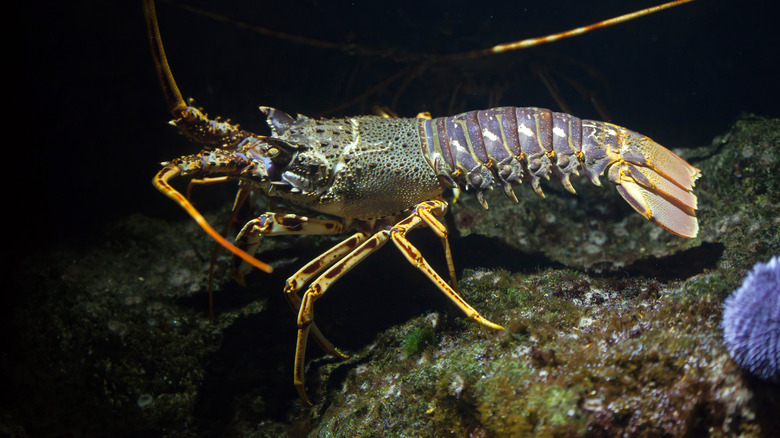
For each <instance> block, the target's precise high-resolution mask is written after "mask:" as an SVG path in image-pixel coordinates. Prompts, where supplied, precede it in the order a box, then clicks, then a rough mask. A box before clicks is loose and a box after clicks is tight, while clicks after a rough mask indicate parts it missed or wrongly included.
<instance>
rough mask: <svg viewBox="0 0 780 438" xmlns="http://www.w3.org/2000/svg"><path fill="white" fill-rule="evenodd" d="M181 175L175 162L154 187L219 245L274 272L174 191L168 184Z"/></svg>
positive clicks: (258, 266)
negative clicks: (215, 228)
mask: <svg viewBox="0 0 780 438" xmlns="http://www.w3.org/2000/svg"><path fill="white" fill-rule="evenodd" d="M180 174H181V169H180V168H179V167H178V165H177V164H176V163H175V162H173V163H168V164H166V165H165V167H163V168H162V170H160V171H159V172H158V173H157V175H155V176H154V179H153V180H152V184H154V187H155V188H157V190H159V191H160V192H162V193H163V194H164V195H165V196H167V197H169V198H171V199H173V200H174V201H176V203H177V204H179V205H180V206H181V207H182V208H183V209H184V210H185V211H186V212H187V213H189V215H190V216H192V218H193V219H195V222H197V223H198V225H200V227H201V228H203V231H205V232H206V233H207V234H208V235H209V236H211V237H212V238H213V239H214V240H216V241H217V243H219V244H220V245H222V246H223V247H225V249H227V250H228V251H230V252H232V253H233V254H235V255H237V256H238V257H241V258H242V259H243V260H245V261H246V262H247V263H249V264H251V265H252V266H254V267H256V268H257V269H260V270H261V271H265V272H267V273H269V274H270V273H271V272H273V268H272V267H271V265H268V264H266V263H263V262H261V261H260V260H257V259H256V258H254V257H253V256H251V255H249V254H248V253H247V252H246V251H244V250H242V249H241V248H239V247H237V246H235V245H233V244H232V243H230V242H228V241H227V239H225V238H224V237H222V235H220V234H219V233H218V232H217V231H216V230H214V228H212V227H211V225H209V223H208V221H206V218H204V217H203V215H202V214H200V212H199V211H198V210H197V209H196V208H195V206H194V205H192V203H191V202H190V201H189V200H188V199H187V198H186V197H184V195H182V194H181V193H179V191H178V190H176V189H174V188H173V187H172V186H171V185H170V184H168V181H169V180H170V179H171V178H174V177H176V176H179V175H180Z"/></svg>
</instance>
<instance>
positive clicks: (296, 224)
mask: <svg viewBox="0 0 780 438" xmlns="http://www.w3.org/2000/svg"><path fill="white" fill-rule="evenodd" d="M344 228H345V227H344V223H342V222H341V221H337V220H323V219H312V218H308V217H306V216H298V215H294V214H277V213H265V214H263V215H260V216H258V217H257V218H255V219H252V220H251V221H249V222H248V223H247V224H246V225H245V226H244V228H243V229H242V230H241V232H240V233H239V234H238V237H236V244H237V246H238V247H239V248H241V249H242V250H244V251H246V252H247V253H248V254H252V255H254V254H255V252H256V251H257V248H258V247H259V246H260V243H261V241H262V237H263V236H264V235H265V236H270V235H289V234H317V235H320V234H339V233H341V232H342V231H343V230H344ZM358 234H360V233H358ZM358 239H359V238H358ZM363 239H365V237H363ZM352 240H354V236H353V237H352V238H349V239H347V240H345V241H344V242H342V243H341V244H339V245H337V246H336V247H335V248H338V247H339V246H340V245H343V244H344V243H345V242H350V241H352ZM355 246H356V244H355ZM335 248H333V249H331V250H329V251H326V252H325V253H324V254H322V255H320V256H319V257H317V258H316V259H314V260H313V261H311V262H309V264H308V265H306V266H310V265H312V264H314V263H315V262H317V261H318V260H320V259H323V258H326V259H327V257H328V255H329V254H331V253H332V252H333V250H334V249H335ZM352 248H354V246H353V247H352ZM347 251H348V250H347ZM345 252H346V251H345ZM239 263H240V264H239ZM330 263H333V262H330ZM326 266H327V265H326ZM251 268H252V266H251V265H249V264H248V263H246V262H245V261H243V260H241V259H240V258H238V257H236V258H234V260H233V266H232V267H231V271H232V272H231V273H232V275H233V277H234V278H235V279H236V281H237V282H238V283H239V284H241V285H242V286H245V285H246V281H244V276H245V275H246V273H247V272H248V271H249V270H250V269H251ZM305 269H306V268H305V267H304V268H303V269H302V270H301V271H304V270H305ZM301 271H298V272H297V273H296V274H294V275H293V276H292V277H290V278H289V279H288V280H287V283H286V284H287V285H290V284H291V282H292V284H295V283H294V281H295V280H294V278H296V277H297V276H299V275H300V273H301ZM294 292H295V291H294V290H292V291H290V290H288V286H285V294H284V297H285V298H286V299H287V303H288V304H290V307H291V308H292V310H293V312H296V313H297V312H298V311H299V309H300V307H301V299H300V298H299V297H298V295H296V294H295V293H294ZM312 336H313V337H314V340H315V341H316V342H317V344H319V346H320V347H321V348H322V349H323V350H324V351H325V352H326V353H327V354H330V355H332V356H335V357H340V358H342V359H346V358H347V357H348V356H347V355H346V354H344V353H342V352H341V351H340V350H339V349H338V348H336V347H335V346H334V345H333V343H331V342H330V341H329V340H328V339H327V338H326V337H325V335H323V334H322V332H321V331H320V330H319V328H317V326H316V325H315V326H314V327H313V328H312Z"/></svg>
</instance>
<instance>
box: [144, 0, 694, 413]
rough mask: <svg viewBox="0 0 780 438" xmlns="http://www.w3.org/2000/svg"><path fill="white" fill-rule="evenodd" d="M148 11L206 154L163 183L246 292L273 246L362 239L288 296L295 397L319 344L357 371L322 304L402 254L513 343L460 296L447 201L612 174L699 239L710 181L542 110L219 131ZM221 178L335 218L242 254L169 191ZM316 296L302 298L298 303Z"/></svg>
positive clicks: (278, 223)
mask: <svg viewBox="0 0 780 438" xmlns="http://www.w3.org/2000/svg"><path fill="white" fill-rule="evenodd" d="M144 10H145V15H146V20H147V26H148V29H149V38H150V42H151V46H152V52H153V56H154V59H155V64H156V66H157V69H158V73H159V77H160V80H161V83H162V87H163V91H164V93H165V95H166V98H167V100H168V103H169V106H170V109H171V112H172V114H173V115H174V117H175V118H176V119H175V120H174V121H173V122H172V124H174V125H175V126H176V127H177V128H178V129H179V130H180V131H181V132H182V133H183V134H184V135H186V136H187V137H189V138H190V139H192V140H194V141H196V142H198V143H201V144H202V145H204V147H205V149H204V150H202V151H201V152H200V153H199V154H196V155H187V156H183V157H180V158H177V159H174V160H172V161H170V162H166V163H163V165H164V167H163V169H162V170H161V171H160V172H159V173H158V174H157V175H156V176H155V177H154V180H153V183H154V185H155V187H156V188H157V189H159V190H160V191H161V192H162V193H164V194H165V195H167V196H168V197H170V198H172V199H173V200H174V201H176V202H177V203H178V204H179V205H180V206H182V207H183V208H184V209H185V210H186V211H187V212H188V213H189V214H190V215H191V216H192V217H193V218H194V219H195V220H196V221H197V223H198V224H199V225H200V226H201V227H202V228H203V229H204V230H205V231H206V232H207V233H208V234H209V235H210V236H212V237H213V238H214V239H216V240H217V241H218V242H219V243H220V244H221V245H222V246H224V247H225V248H227V249H228V250H230V251H231V252H233V253H234V255H235V257H234V263H233V268H232V271H233V275H234V277H235V278H236V279H237V280H238V281H239V282H241V283H243V279H244V276H245V274H246V273H247V272H248V271H249V270H250V269H251V268H252V267H256V268H258V269H261V270H263V271H266V272H271V267H270V266H269V265H267V264H265V263H263V262H261V261H259V260H257V259H256V258H255V257H254V255H253V254H255V252H256V251H257V248H258V247H259V245H260V242H261V239H262V237H263V236H272V235H290V234H342V233H346V232H349V231H350V230H354V231H353V232H352V234H351V235H350V236H349V237H347V238H346V239H345V240H343V241H341V242H340V243H338V244H337V245H335V246H334V247H332V248H331V249H329V250H327V251H326V252H325V253H323V254H322V255H320V256H318V257H316V258H315V259H314V260H312V261H311V262H309V263H308V264H306V265H305V266H304V267H303V268H301V269H300V270H298V272H296V273H295V274H294V275H292V276H291V277H290V278H289V279H288V280H287V282H286V284H285V287H284V292H285V296H286V298H287V299H288V301H289V302H290V304H291V305H292V307H293V309H297V310H298V316H297V322H298V338H297V345H296V352H295V371H294V384H295V387H296V389H297V391H298V393H299V395H300V397H301V398H302V399H303V400H304V401H305V402H307V403H308V398H307V397H306V394H305V390H304V353H305V350H306V342H307V339H308V337H309V335H312V336H313V337H314V339H315V341H316V342H317V343H318V344H319V345H320V346H321V347H322V348H323V349H324V350H325V351H326V352H327V353H329V354H331V355H334V356H337V357H346V355H344V354H343V353H342V352H340V351H339V350H338V349H337V348H336V347H334V346H333V344H332V343H331V342H330V341H328V340H327V339H326V338H325V336H323V334H322V333H321V332H320V330H319V329H318V328H317V326H316V324H315V323H314V310H313V305H314V302H315V301H316V300H317V299H318V298H320V297H321V296H322V295H323V294H324V293H325V291H326V290H327V289H328V287H329V286H330V285H332V284H333V283H334V282H335V281H336V280H338V279H339V278H341V277H342V276H343V275H344V274H346V273H347V272H348V271H349V270H350V269H352V268H353V267H355V266H356V265H357V264H358V263H360V262H361V261H362V260H364V259H365V258H366V257H368V256H369V255H370V254H372V253H373V252H374V251H376V250H378V249H379V248H380V247H382V246H383V245H384V244H385V243H387V242H388V241H390V240H392V242H393V243H394V244H395V245H396V246H397V247H398V249H399V250H400V251H401V253H402V254H403V255H404V256H405V257H406V258H407V259H408V261H409V262H410V263H411V264H412V265H414V266H415V267H417V268H418V269H420V270H421V271H422V272H423V273H424V274H425V275H426V276H427V277H428V278H430V279H431V280H432V281H433V282H434V283H435V284H436V286H437V287H438V288H439V289H440V290H441V291H442V292H444V294H445V295H446V296H447V297H448V298H449V299H450V300H452V302H454V303H455V305H457V306H458V307H459V308H460V309H461V310H462V311H463V312H464V313H465V314H466V315H467V316H468V317H469V318H471V319H473V320H475V321H477V322H478V323H480V324H482V325H484V326H485V327H488V328H491V329H495V330H500V329H502V327H501V326H500V325H498V324H495V323H493V322H491V321H489V320H487V319H486V318H484V317H482V316H481V315H480V314H479V312H477V311H476V310H475V309H474V308H473V307H471V306H470V305H469V304H468V303H467V302H466V301H465V300H463V298H461V296H460V295H459V294H458V292H457V290H456V288H457V282H456V278H455V273H454V272H455V271H454V267H453V262H452V256H451V253H450V248H449V242H448V238H447V230H446V228H445V226H444V225H443V224H442V223H441V222H440V221H439V219H438V218H440V217H442V216H444V214H445V213H446V212H447V202H446V201H445V200H444V198H443V194H444V191H445V189H447V188H450V187H452V188H456V187H466V188H468V189H471V190H473V191H474V192H475V193H476V196H477V199H478V200H479V202H480V203H481V204H482V205H483V207H485V208H487V207H488V206H487V203H486V201H485V199H484V197H483V193H484V192H485V191H486V190H489V189H492V188H494V187H495V186H500V187H501V189H502V190H503V192H504V193H505V194H506V196H507V197H508V198H509V199H510V200H512V201H514V202H517V198H516V195H515V193H514V192H513V190H512V187H513V186H515V185H518V184H521V183H529V184H530V185H531V186H532V187H533V189H534V191H535V192H536V193H537V194H538V195H539V196H544V194H543V192H542V189H541V186H540V184H539V183H540V181H541V180H542V179H549V177H550V175H554V176H555V177H557V178H558V179H559V180H560V182H561V184H562V185H563V186H564V187H565V188H566V189H567V190H568V191H570V192H572V193H574V188H573V187H572V184H571V182H570V180H569V179H570V177H571V175H579V174H580V172H582V173H583V174H584V175H585V176H586V177H587V178H588V179H589V180H590V181H591V182H592V183H593V184H595V185H597V186H600V185H601V183H600V181H599V178H600V176H601V175H603V174H604V173H605V172H606V173H607V177H608V179H609V180H610V181H612V182H613V183H615V184H617V189H618V192H619V193H620V195H621V196H622V197H623V198H624V199H625V200H626V201H627V202H628V203H629V204H630V205H631V206H632V207H633V208H634V209H635V210H636V211H637V212H639V213H640V214H641V215H643V216H644V217H646V218H647V219H649V220H651V221H653V222H654V223H656V224H658V225H660V226H661V227H663V228H665V229H666V230H668V231H670V232H672V233H674V234H677V235H679V236H683V237H689V238H692V237H695V236H696V234H697V233H698V224H697V220H696V214H695V210H696V209H697V205H696V196H695V195H694V194H693V193H692V189H693V186H694V181H695V180H696V179H697V178H698V177H699V170H698V169H696V168H695V167H693V166H691V165H689V164H688V163H687V162H685V161H684V160H683V159H682V158H680V157H679V156H677V155H675V154H674V153H672V152H670V151H669V150H667V149H665V148H664V147H662V146H660V145H658V144H657V143H655V142H654V141H652V140H651V139H649V138H647V137H645V136H643V135H641V134H638V133H636V132H633V131H630V130H628V129H626V128H622V127H620V126H616V125H613V124H610V123H606V122H599V121H593V120H581V119H579V118H577V117H574V116H571V115H568V114H563V113H557V112H552V111H550V110H546V109H541V108H516V107H502V108H493V109H488V110H483V111H469V112H466V113H463V114H459V115H456V116H452V117H440V118H435V119H430V118H429V117H428V118H425V117H418V118H413V119H408V118H385V117H379V116H360V117H350V118H341V119H311V118H308V117H305V116H298V117H297V118H293V117H291V116H289V115H287V114H285V113H284V112H282V111H279V110H276V109H273V108H268V107H261V108H260V109H261V111H262V112H263V113H264V114H265V116H266V118H267V121H268V124H269V125H270V127H271V130H272V135H271V136H270V137H269V136H261V135H256V134H253V133H251V132H248V131H245V130H242V129H240V128H239V127H238V125H233V124H231V123H229V122H226V121H219V120H218V119H210V118H208V116H206V115H205V114H204V113H203V112H201V111H200V110H199V109H198V108H195V107H193V106H191V105H188V104H187V103H185V101H184V99H183V98H182V96H181V93H180V92H179V90H178V87H177V86H176V83H175V81H174V79H173V75H172V73H171V71H170V68H169V66H168V62H167V59H166V57H165V52H164V50H163V46H162V42H161V38H160V32H159V28H158V25H157V19H156V15H155V11H154V5H153V1H152V0H144ZM213 174H220V175H222V176H221V177H219V178H215V179H212V180H216V181H227V180H237V181H239V184H240V191H239V198H240V197H242V196H245V195H246V194H247V193H249V192H250V191H257V192H261V193H263V194H265V195H266V196H268V197H271V198H278V199H281V200H284V201H286V202H288V203H290V204H292V205H294V206H297V207H302V208H305V209H308V210H309V211H311V212H313V213H315V214H321V215H324V216H326V217H328V218H327V219H325V218H314V217H308V216H302V215H296V214H284V213H276V212H268V213H265V214H262V215H260V216H259V217H257V218H255V219H252V220H250V221H249V222H248V223H247V224H246V225H245V226H244V227H243V229H242V230H241V231H240V232H239V234H238V236H237V238H236V243H235V244H232V243H230V242H228V241H227V240H226V239H225V238H224V237H222V236H221V235H220V234H219V233H217V232H216V231H215V230H214V229H213V228H212V227H211V226H210V225H209V224H208V223H207V222H206V220H205V219H204V218H203V216H202V215H201V214H200V213H199V212H198V211H197V210H196V209H195V207H194V206H193V205H192V204H191V203H190V201H189V200H188V198H187V197H185V196H184V195H182V194H181V193H179V192H178V191H177V190H176V189H174V188H173V187H172V186H171V185H170V184H169V180H171V179H172V178H175V177H180V176H189V177H197V178H203V177H206V176H208V175H213ZM418 227H428V228H430V229H431V230H432V231H433V232H434V233H435V234H436V235H437V236H438V237H439V238H440V239H441V241H442V244H443V247H444V251H445V256H446V260H447V265H448V270H449V274H450V283H449V284H448V282H447V281H445V280H444V279H443V278H442V277H440V276H439V274H437V273H436V272H435V271H434V270H433V269H432V268H431V266H430V265H429V264H428V262H427V261H426V260H425V258H423V256H422V255H421V254H420V252H419V251H418V250H417V249H416V248H415V247H414V246H413V245H412V244H411V243H410V242H409V240H407V237H406V235H407V233H408V232H409V231H411V230H413V229H415V228H418ZM307 284H308V287H307V288H306V291H305V293H304V294H303V296H302V297H300V296H299V295H298V291H299V290H301V289H302V288H303V287H304V286H305V285H307Z"/></svg>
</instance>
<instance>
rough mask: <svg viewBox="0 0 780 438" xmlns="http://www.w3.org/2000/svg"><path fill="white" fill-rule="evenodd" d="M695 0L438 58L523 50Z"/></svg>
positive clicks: (677, 1) (480, 55) (674, 2)
mask: <svg viewBox="0 0 780 438" xmlns="http://www.w3.org/2000/svg"><path fill="white" fill-rule="evenodd" d="M692 1H693V0H675V1H671V2H668V3H664V4H661V5H658V6H652V7H649V8H645V9H641V10H639V11H634V12H630V13H628V14H623V15H621V16H619V17H613V18H609V19H607V20H602V21H599V22H597V23H593V24H589V25H587V26H581V27H578V28H575V29H570V30H565V31H563V32H558V33H553V34H550V35H546V36H543V37H537V38H527V39H524V40H520V41H515V42H512V43H505V44H498V45H495V46H493V47H489V48H487V49H477V50H472V51H469V52H463V53H454V54H452V55H444V56H440V57H438V58H437V60H438V61H455V60H460V59H470V58H479V57H482V56H487V55H492V54H495V53H503V52H510V51H512V50H522V49H526V48H528V47H533V46H538V45H541V44H546V43H551V42H553V41H558V40H561V39H564V38H569V37H573V36H575V35H582V34H584V33H588V32H590V31H592V30H596V29H603V28H605V27H609V26H612V25H615V24H620V23H625V22H626V21H629V20H633V19H634V18H639V17H643V16H645V15H650V14H653V13H656V12H659V11H662V10H664V9H669V8H673V7H675V6H679V5H682V4H684V3H690V2H692Z"/></svg>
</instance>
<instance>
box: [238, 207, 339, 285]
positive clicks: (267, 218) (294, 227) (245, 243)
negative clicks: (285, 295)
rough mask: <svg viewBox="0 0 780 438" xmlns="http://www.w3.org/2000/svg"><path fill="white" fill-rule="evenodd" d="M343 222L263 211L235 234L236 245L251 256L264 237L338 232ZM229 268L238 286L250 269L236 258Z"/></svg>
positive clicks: (243, 282)
mask: <svg viewBox="0 0 780 438" xmlns="http://www.w3.org/2000/svg"><path fill="white" fill-rule="evenodd" d="M345 225H346V224H345V223H344V222H343V221H340V220H333V219H314V218H309V217H306V216H299V215H295V214H277V213H265V214H262V215H260V216H258V217H257V218H255V219H252V220H251V221H249V222H247V223H246V225H244V228H242V229H241V231H240V232H239V233H238V236H236V246H238V247H239V248H241V249H242V250H244V251H246V253H248V254H252V255H254V254H255V252H257V248H258V247H259V246H260V242H261V241H262V238H263V236H280V235H290V234H308V235H324V234H341V233H343V232H344V230H345V228H346V226H345ZM233 261H234V264H233V267H232V268H231V270H232V274H233V277H234V278H235V279H236V281H238V282H239V283H240V284H241V285H244V286H245V285H246V282H245V281H244V276H245V275H246V274H247V273H248V272H249V271H250V270H251V269H252V266H251V265H250V264H249V263H246V261H244V260H241V259H239V258H237V257H236V258H235V259H234V260H233Z"/></svg>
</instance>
